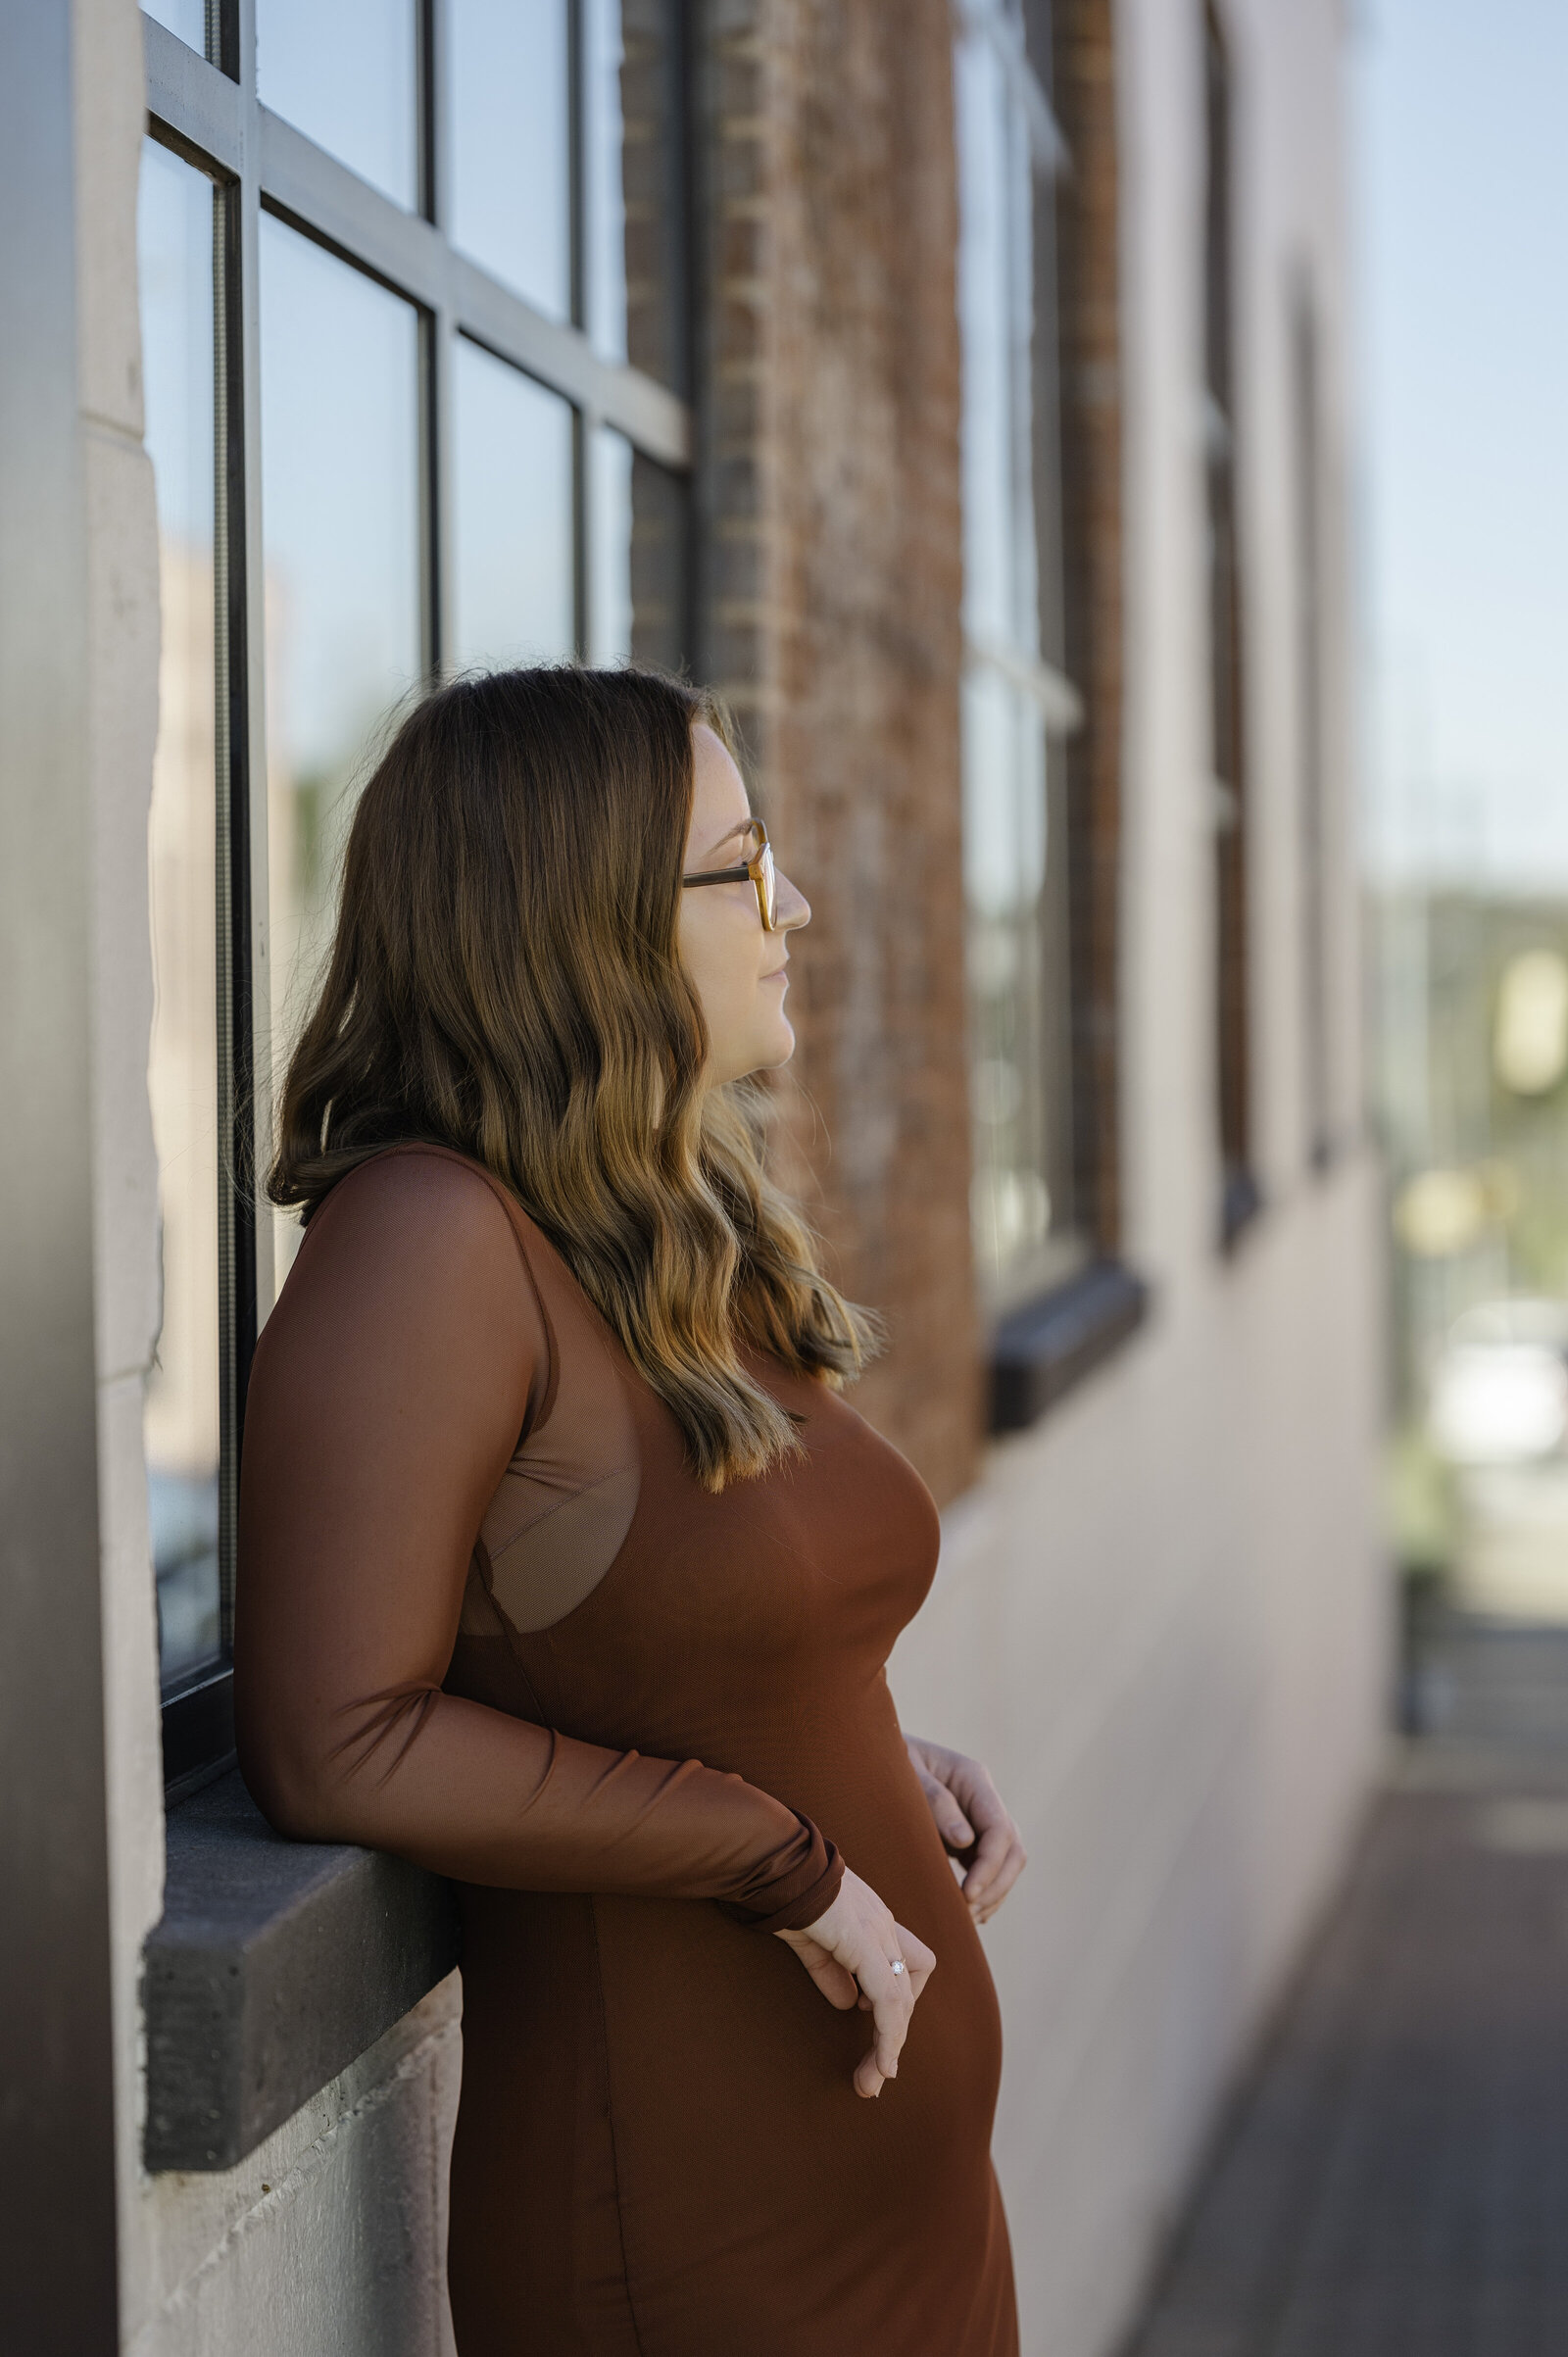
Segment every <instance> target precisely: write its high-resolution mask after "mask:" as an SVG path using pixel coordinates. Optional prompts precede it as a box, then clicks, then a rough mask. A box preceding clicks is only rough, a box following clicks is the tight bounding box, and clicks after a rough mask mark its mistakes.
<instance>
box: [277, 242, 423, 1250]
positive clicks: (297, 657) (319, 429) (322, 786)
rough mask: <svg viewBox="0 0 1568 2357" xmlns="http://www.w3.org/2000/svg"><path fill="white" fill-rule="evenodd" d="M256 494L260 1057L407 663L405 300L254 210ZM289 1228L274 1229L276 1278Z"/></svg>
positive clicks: (412, 542)
mask: <svg viewBox="0 0 1568 2357" xmlns="http://www.w3.org/2000/svg"><path fill="white" fill-rule="evenodd" d="M261 238H262V284H261V294H262V495H263V541H264V546H265V549H266V552H267V755H268V781H267V783H268V861H269V870H270V872H269V900H270V912H271V975H272V1020H273V1027H274V1037H273V1066H274V1071H275V1070H277V1069H280V1067H281V1061H282V1059H283V1057H285V1056H286V1055H287V1052H288V1049H289V1047H290V1045H291V1043H292V1041H293V1039H294V1038H295V1036H296V1035H297V1032H298V1028H299V1025H300V1022H301V1021H302V1020H303V1018H304V1015H305V1013H306V1012H307V1010H308V1008H309V1005H310V1000H311V995H312V992H313V990H314V987H315V984H316V982H317V979H318V977H319V970H320V961H321V958H322V957H323V955H324V952H325V949H326V946H327V943H328V940H329V937H330V931H331V921H332V906H333V895H334V891H335V886H336V880H337V867H338V862H339V859H340V858H341V854H342V848H343V842H344V838H345V836H346V833H347V828H348V822H349V819H350V817H351V816H352V814H353V808H354V800H355V795H356V793H357V791H358V788H359V787H360V785H361V784H363V782H364V779H365V776H366V774H367V770H368V766H369V764H370V761H372V760H373V757H374V754H375V752H376V750H377V749H378V747H379V745H380V743H381V741H382V739H383V736H384V733H385V727H386V723H387V721H388V718H389V716H390V715H391V714H392V713H393V712H394V708H395V707H396V706H398V705H399V704H400V703H401V701H402V700H403V699H404V698H405V697H406V696H407V695H408V693H409V691H410V690H411V689H412V688H414V687H415V686H417V682H418V679H419V676H420V670H421V628H420V596H419V549H420V528H419V496H418V484H419V456H418V412H419V398H418V330H417V320H416V317H415V314H414V311H413V310H412V308H411V307H410V306H409V305H408V304H407V303H404V302H402V301H400V300H399V298H398V297H397V296H396V295H392V294H389V293H388V292H387V291H386V289H385V288H384V287H380V286H377V285H375V284H374V283H373V282H372V281H371V280H370V279H368V278H367V277H365V276H364V275H363V274H362V273H361V272H360V271H358V270H351V269H350V268H349V266H348V265H347V264H346V263H342V262H339V261H337V260H336V258H335V257H334V256H332V255H330V254H328V253H326V252H325V251H324V250H323V249H322V248H321V247H320V246H318V245H313V244H312V243H311V242H310V240H309V239H308V238H305V237H302V236H300V235H299V234H298V233H297V232H296V231H295V230H293V229H289V228H286V227H285V226H284V225H283V224H282V222H280V221H273V220H272V219H271V218H270V216H268V215H264V216H263V219H262V225H261ZM296 1233H297V1231H296V1230H295V1229H294V1226H293V1223H292V1222H289V1223H287V1228H286V1232H283V1233H280V1237H279V1243H280V1261H279V1268H278V1278H279V1281H281V1278H282V1275H283V1270H284V1268H285V1267H286V1265H287V1258H288V1256H289V1254H290V1252H291V1251H292V1245H293V1240H294V1236H295V1234H296Z"/></svg>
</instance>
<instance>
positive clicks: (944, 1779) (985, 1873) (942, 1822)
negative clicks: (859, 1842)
mask: <svg viewBox="0 0 1568 2357" xmlns="http://www.w3.org/2000/svg"><path fill="white" fill-rule="evenodd" d="M904 1741H905V1743H906V1745H907V1749H908V1753H909V1758H910V1760H911V1761H912V1762H913V1765H914V1772H915V1774H916V1776H918V1777H919V1779H920V1787H921V1790H922V1791H923V1792H924V1793H925V1796H926V1799H927V1801H928V1802H929V1804H930V1808H931V1814H932V1816H933V1817H934V1818H935V1819H936V1825H937V1831H938V1833H939V1834H940V1835H941V1836H942V1839H943V1841H946V1843H947V1845H948V1847H949V1848H950V1849H952V1850H956V1851H957V1852H958V1854H959V1855H960V1856H963V1855H965V1854H966V1853H969V1852H972V1853H973V1854H972V1855H970V1856H969V1858H968V1871H967V1872H966V1874H965V1875H964V1878H963V1884H962V1889H963V1895H964V1898H965V1899H966V1900H967V1902H968V1907H969V1912H970V1914H971V1915H972V1916H973V1917H974V1919H975V1921H976V1923H988V1922H989V1921H990V1919H991V1917H992V1916H993V1915H995V1913H996V1911H997V1909H998V1908H999V1907H1000V1906H1001V1904H1002V1902H1003V1900H1004V1899H1005V1897H1006V1895H1007V1892H1008V1891H1010V1890H1011V1889H1012V1886H1013V1884H1014V1883H1015V1882H1016V1881H1017V1880H1018V1877H1019V1875H1020V1874H1022V1872H1023V1870H1024V1868H1025V1866H1027V1865H1028V1863H1029V1860H1028V1858H1027V1857H1026V1856H1025V1854H1024V1846H1023V1843H1022V1842H1021V1841H1019V1839H1018V1828H1017V1827H1016V1825H1014V1823H1013V1821H1012V1819H1011V1817H1010V1816H1009V1815H1008V1814H1007V1811H1006V1809H1005V1807H1004V1806H1003V1801H1002V1794H1001V1793H1000V1792H998V1791H997V1788H996V1786H995V1785H994V1784H993V1783H992V1781H991V1777H990V1773H989V1771H988V1770H987V1769H985V1768H982V1766H981V1765H980V1762H979V1761H978V1760H977V1759H966V1758H965V1757H964V1755H963V1753H962V1752H961V1751H950V1750H948V1748H947V1747H946V1745H945V1744H943V1743H927V1742H926V1740H925V1738H924V1737H923V1736H919V1735H907V1736H906V1737H905V1739H904Z"/></svg>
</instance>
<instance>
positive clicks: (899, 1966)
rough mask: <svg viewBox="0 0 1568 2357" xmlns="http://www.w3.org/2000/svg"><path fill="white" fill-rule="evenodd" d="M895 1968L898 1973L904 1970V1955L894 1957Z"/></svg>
mask: <svg viewBox="0 0 1568 2357" xmlns="http://www.w3.org/2000/svg"><path fill="white" fill-rule="evenodd" d="M893 1969H894V1971H895V1972H896V1973H901V1972H903V1970H904V1958H903V1957H902V1956H895V1957H894V1959H893Z"/></svg>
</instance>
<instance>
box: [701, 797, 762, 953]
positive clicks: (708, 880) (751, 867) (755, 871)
mask: <svg viewBox="0 0 1568 2357" xmlns="http://www.w3.org/2000/svg"><path fill="white" fill-rule="evenodd" d="M752 831H753V832H754V834H755V835H756V837H757V849H756V851H755V852H754V853H753V854H752V857H751V858H750V859H748V860H747V861H746V862H745V864H744V865H743V866H741V867H705V868H704V869H703V870H702V872H701V873H700V874H698V875H694V876H682V877H681V883H682V884H683V885H692V884H744V883H745V882H746V881H747V880H748V878H750V880H751V882H752V883H753V884H754V885H755V887H756V889H757V912H758V914H759V915H760V918H761V920H762V930H763V932H764V933H773V932H776V931H777V929H778V876H777V873H776V871H775V869H774V866H773V847H772V845H771V844H770V843H769V842H768V839H767V829H766V827H765V826H764V825H763V823H762V821H761V819H760V818H754V819H753V820H752Z"/></svg>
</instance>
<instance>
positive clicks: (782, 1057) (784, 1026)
mask: <svg viewBox="0 0 1568 2357" xmlns="http://www.w3.org/2000/svg"><path fill="white" fill-rule="evenodd" d="M794 1054H795V1032H794V1029H793V1027H792V1026H791V1025H790V1024H789V1023H787V1022H786V1021H785V1020H784V1019H783V1017H782V1016H781V1017H780V1018H779V1021H778V1023H777V1024H776V1025H772V1026H770V1027H769V1035H768V1037H767V1038H766V1039H765V1040H759V1041H757V1042H756V1044H755V1046H754V1048H753V1051H752V1053H751V1054H750V1056H748V1057H747V1059H746V1061H745V1062H744V1063H743V1062H741V1061H740V1060H739V1058H737V1060H736V1068H735V1070H734V1071H733V1072H725V1073H724V1074H723V1075H722V1077H723V1078H724V1079H725V1080H747V1079H750V1077H751V1075H752V1074H753V1073H754V1072H776V1071H777V1070H778V1068H779V1066H780V1065H781V1064H787V1063H788V1062H789V1060H790V1057H791V1056H793V1055H794Z"/></svg>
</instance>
